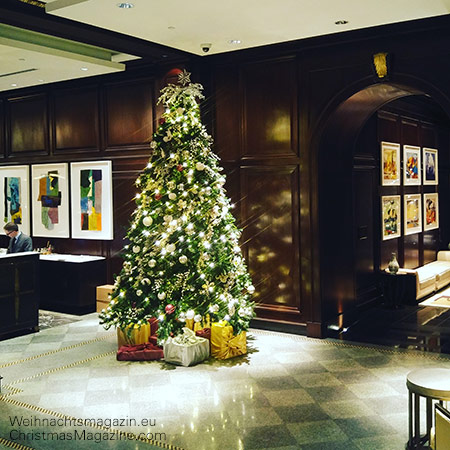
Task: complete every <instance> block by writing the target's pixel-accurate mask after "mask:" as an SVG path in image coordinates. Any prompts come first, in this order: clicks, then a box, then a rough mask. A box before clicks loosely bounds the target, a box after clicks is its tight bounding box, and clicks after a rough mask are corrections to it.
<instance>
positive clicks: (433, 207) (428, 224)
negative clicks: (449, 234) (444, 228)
mask: <svg viewBox="0 0 450 450" xmlns="http://www.w3.org/2000/svg"><path fill="white" fill-rule="evenodd" d="M423 207H424V209H425V211H424V215H423V216H424V224H423V229H424V230H434V229H435V228H439V194H438V193H437V192H433V193H432V194H423Z"/></svg>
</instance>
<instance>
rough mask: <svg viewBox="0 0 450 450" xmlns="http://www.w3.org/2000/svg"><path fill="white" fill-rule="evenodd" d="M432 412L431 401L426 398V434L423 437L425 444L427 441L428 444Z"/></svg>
mask: <svg viewBox="0 0 450 450" xmlns="http://www.w3.org/2000/svg"><path fill="white" fill-rule="evenodd" d="M432 411H433V405H432V399H431V398H427V434H426V436H425V442H427V441H428V442H430V437H431V423H432Z"/></svg>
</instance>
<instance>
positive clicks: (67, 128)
mask: <svg viewBox="0 0 450 450" xmlns="http://www.w3.org/2000/svg"><path fill="white" fill-rule="evenodd" d="M53 101H54V116H55V117H54V120H55V150H56V151H67V150H79V149H91V150H92V149H96V150H99V147H100V140H99V107H98V88H97V87H86V88H84V89H70V90H62V91H56V92H55V93H54V97H53Z"/></svg>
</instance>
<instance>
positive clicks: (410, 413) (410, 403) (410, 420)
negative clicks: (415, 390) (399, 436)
mask: <svg viewBox="0 0 450 450" xmlns="http://www.w3.org/2000/svg"><path fill="white" fill-rule="evenodd" d="M412 396H413V395H412V392H411V391H408V436H409V439H408V448H412V445H413V401H412Z"/></svg>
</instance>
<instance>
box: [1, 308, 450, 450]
mask: <svg viewBox="0 0 450 450" xmlns="http://www.w3.org/2000/svg"><path fill="white" fill-rule="evenodd" d="M248 347H249V354H248V355H246V356H242V357H238V358H234V359H232V360H228V361H216V360H210V361H207V362H206V363H204V364H200V365H198V366H195V367H188V368H185V367H176V366H171V365H169V364H166V363H164V362H118V361H116V359H115V351H116V349H117V346H116V337H115V334H114V332H112V331H105V330H104V329H103V328H102V327H101V326H99V325H98V319H97V315H96V314H89V315H86V316H82V317H81V320H78V321H75V322H72V323H65V324H61V325H59V326H53V327H50V328H47V329H44V330H42V331H40V332H39V333H35V334H29V335H25V336H21V337H16V338H13V339H8V340H4V341H1V342H0V375H1V376H2V377H3V380H2V396H1V397H0V448H18V447H14V445H16V444H21V445H23V446H24V447H20V448H24V449H25V448H34V449H39V450H40V449H43V450H44V449H45V450H47V449H62V448H64V449H92V448H96V449H106V448H108V449H109V448H114V449H139V450H141V449H153V448H173V449H177V448H180V449H185V450H203V449H205V450H209V449H211V450H214V449H220V450H234V449H236V450H241V449H249V450H250V449H258V450H263V449H272V450H298V449H308V450H327V449H330V450H340V449H345V450H352V449H374V450H383V449H387V450H396V449H398V450H401V449H404V446H405V443H406V440H407V391H406V385H405V380H406V374H407V373H408V372H409V371H411V370H414V369H415V368H423V367H445V368H450V357H449V356H446V355H440V354H433V353H425V352H420V351H414V350H402V349H392V348H387V347H375V346H372V347H369V346H363V345H354V344H352V343H349V342H340V341H332V340H315V339H309V338H306V337H303V336H296V335H289V334H282V333H275V332H268V331H262V330H251V332H250V334H249V345H248ZM23 419H25V420H28V422H26V421H24V420H23ZM44 419H46V420H47V422H45V421H44ZM88 419H90V422H89V423H85V422H83V421H85V420H88ZM107 419H110V420H115V421H116V423H114V424H111V429H112V430H111V431H107V430H108V423H107V422H106V420H107ZM52 420H53V422H51V421H52ZM19 421H22V422H21V424H19ZM48 432H52V433H54V434H52V435H45V434H43V433H48ZM127 432H132V433H134V435H133V436H132V435H129V436H127V435H126V434H125V433H127ZM144 435H145V438H144ZM136 437H137V438H138V439H136ZM44 438H45V439H44ZM139 438H140V439H139ZM56 439H59V440H56ZM62 439H66V440H65V441H62ZM68 439H71V440H68ZM127 439H129V440H127ZM96 440H97V441H98V443H94V442H95V441H96Z"/></svg>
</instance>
